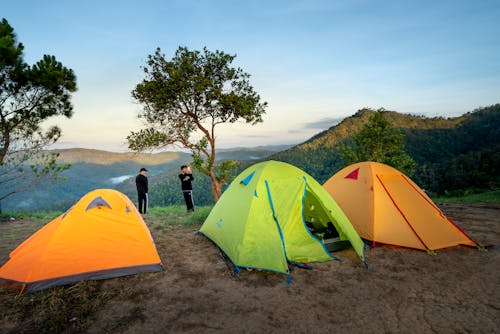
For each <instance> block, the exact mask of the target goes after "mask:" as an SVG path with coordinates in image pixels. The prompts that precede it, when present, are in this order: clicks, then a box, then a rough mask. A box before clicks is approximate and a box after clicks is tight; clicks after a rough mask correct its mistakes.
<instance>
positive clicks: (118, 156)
mask: <svg viewBox="0 0 500 334" xmlns="http://www.w3.org/2000/svg"><path fill="white" fill-rule="evenodd" d="M52 152H57V153H59V161H60V162H64V163H71V164H74V163H78V162H83V163H94V164H99V165H112V164H117V163H127V164H128V163H137V164H139V165H140V164H148V165H150V166H155V165H160V164H165V163H169V162H172V161H175V160H178V159H182V158H185V157H186V156H189V154H187V153H184V152H160V153H134V152H126V153H117V152H108V151H100V150H93V149H86V148H71V149H61V150H53V151H52Z"/></svg>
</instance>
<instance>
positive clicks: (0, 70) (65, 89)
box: [0, 19, 76, 200]
mask: <svg viewBox="0 0 500 334" xmlns="http://www.w3.org/2000/svg"><path fill="white" fill-rule="evenodd" d="M23 50H24V46H23V44H21V43H18V42H17V40H16V35H15V33H14V29H13V28H12V27H11V26H10V25H9V23H8V22H7V20H6V19H3V20H2V21H1V22H0V185H1V188H0V189H1V191H0V200H2V199H5V198H6V197H8V196H11V195H13V194H15V193H16V192H19V191H23V190H26V189H27V188H29V187H33V186H34V185H36V184H38V183H39V182H40V181H42V180H43V179H45V178H47V177H52V178H54V177H57V176H58V175H59V174H60V173H61V172H62V171H64V170H66V169H68V168H69V165H63V166H61V165H58V164H56V158H57V154H53V153H46V152H45V153H44V152H42V150H43V149H44V148H45V147H47V146H48V145H50V144H53V143H55V142H56V141H57V140H58V139H59V137H60V136H61V130H60V129H59V128H58V127H57V126H52V127H49V128H48V129H47V130H46V131H44V130H43V129H42V128H41V124H42V123H43V122H44V121H46V120H47V119H49V118H51V117H53V116H59V115H61V116H65V117H68V118H69V117H71V115H72V113H73V106H72V104H71V100H70V99H71V93H72V92H75V91H76V77H75V75H74V73H73V71H72V70H71V69H68V68H66V67H64V66H63V65H62V64H61V63H60V62H58V61H57V60H56V58H55V57H54V56H49V55H44V56H43V58H42V59H41V60H39V61H38V62H37V63H36V64H34V65H33V66H29V65H28V64H26V63H25V62H24V60H23ZM19 178H22V180H23V181H24V182H22V183H19V182H16V186H13V184H14V181H17V180H18V179H19Z"/></svg>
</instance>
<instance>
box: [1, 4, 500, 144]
mask: <svg viewBox="0 0 500 334" xmlns="http://www.w3.org/2000/svg"><path fill="white" fill-rule="evenodd" d="M2 2H3V4H2V6H1V7H2V9H1V12H0V17H2V18H6V19H7V20H8V21H9V23H10V24H11V25H12V26H13V27H14V30H15V31H16V33H17V36H18V40H19V41H20V42H22V43H23V44H24V46H25V60H26V61H27V62H28V63H29V64H33V63H34V62H36V61H38V60H39V59H40V58H41V57H42V56H43V55H44V54H51V55H55V56H56V58H57V59H58V60H59V61H61V62H62V63H63V64H64V65H65V66H66V67H69V68H72V69H73V70H74V71H75V73H76V75H77V78H78V79H77V80H78V92H77V93H75V94H74V97H73V103H74V107H75V113H74V116H73V117H72V118H71V119H63V118H57V119H54V120H52V121H51V122H49V123H50V124H58V125H60V126H61V127H62V129H63V137H62V138H61V140H60V143H59V145H58V147H88V148H98V149H109V150H114V151H121V150H125V149H126V144H125V137H126V136H127V135H128V134H129V132H130V131H131V130H136V129H139V128H140V127H141V126H142V125H141V122H140V121H139V120H138V119H137V118H136V115H137V112H138V111H139V110H140V108H141V106H140V105H139V104H137V103H136V102H135V101H134V100H133V99H132V97H131V94H130V92H131V91H132V90H133V88H134V87H135V85H136V84H137V83H139V82H140V81H141V80H142V78H143V75H142V70H141V66H142V65H144V64H145V60H146V58H147V56H148V55H149V54H151V53H153V52H154V50H155V48H156V47H160V48H161V49H162V51H163V52H164V53H165V54H166V55H167V56H168V57H171V56H172V55H173V54H174V52H175V50H176V49H177V48H178V46H179V45H181V46H187V47H188V48H190V49H202V48H203V47H204V46H206V47H208V48H209V49H211V50H216V49H218V50H222V51H224V52H227V53H231V54H236V55H237V58H236V61H235V63H236V65H237V66H240V67H241V68H243V69H244V70H245V71H246V72H248V73H250V74H251V83H252V85H253V86H254V88H255V89H256V91H257V92H258V93H259V94H260V95H261V98H262V99H263V100H264V101H267V102H268V104H269V107H268V109H267V114H266V116H265V118H264V123H262V124H259V125H256V126H250V125H247V124H239V123H236V124H231V125H230V126H225V125H224V126H222V127H221V128H220V129H219V131H218V139H217V140H218V143H219V146H220V147H234V146H257V145H266V144H283V143H299V142H302V141H304V140H306V139H308V138H309V137H310V136H312V135H314V134H315V133H317V132H319V131H321V130H324V129H326V128H328V127H330V126H331V125H333V124H335V122H337V121H338V120H339V119H342V118H344V117H346V116H349V115H352V114H354V113H355V112H356V111H357V110H358V109H361V108H363V107H371V108H380V107H384V108H386V109H389V110H396V111H399V112H403V113H412V114H419V115H427V116H445V117H450V116H457V115H460V114H463V113H464V112H468V111H472V110H474V109H476V108H478V107H481V106H487V105H491V104H494V103H499V102H500V61H499V60H498V56H499V55H500V20H498V17H500V2H499V1H488V0H484V1H483V0H482V1H459V0H457V1H428V0H421V1H382V0H380V1H361V0H360V1H357V0H349V1H348V0H344V1H335V0H330V1H320V0H317V1H294V0H290V1H269V0H268V1H251V0H250V1H215V0H213V1H202V0H200V1H167V0H164V1H151V0H143V1H126V0H122V1H103V0H101V1H93V0H91V1H83V0H80V1H77V0H72V1H67V0H66V1H60V0H39V1H34V0H33V1H27V0H16V1H4V0H2Z"/></svg>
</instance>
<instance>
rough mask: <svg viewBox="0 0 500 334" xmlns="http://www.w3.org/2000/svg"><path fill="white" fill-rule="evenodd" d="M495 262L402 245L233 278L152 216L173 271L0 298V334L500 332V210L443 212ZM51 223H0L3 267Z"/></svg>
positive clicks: (197, 240)
mask: <svg viewBox="0 0 500 334" xmlns="http://www.w3.org/2000/svg"><path fill="white" fill-rule="evenodd" d="M440 207H441V209H442V210H443V212H444V213H445V214H446V215H448V216H449V217H450V218H451V219H453V220H454V221H455V222H456V223H457V224H458V225H459V226H460V227H462V228H464V230H465V231H466V232H467V233H468V234H469V235H470V236H471V237H472V238H474V239H475V240H477V241H478V242H480V243H482V244H487V245H492V247H491V248H490V249H489V251H488V252H479V251H478V250H476V249H474V248H466V247H453V248H449V249H444V250H440V251H438V252H437V255H436V256H431V255H428V254H427V253H425V252H421V251H418V250H411V249H404V248H398V247H395V246H377V247H376V248H375V249H373V250H371V251H370V250H367V251H366V254H365V255H366V258H367V261H368V263H369V269H368V270H367V269H365V267H364V266H363V265H362V264H361V261H360V259H359V257H358V256H357V255H356V253H355V252H354V251H353V250H352V249H347V250H343V251H340V252H337V253H335V255H337V256H338V257H340V258H342V259H343V262H336V261H329V262H324V263H315V264H313V267H314V269H313V270H303V269H298V268H296V269H295V270H294V271H293V272H292V277H293V280H292V284H291V285H286V282H285V280H286V276H285V275H281V274H274V273H269V272H265V271H257V270H253V271H246V270H244V271H243V272H241V273H240V274H239V275H238V276H237V277H232V276H231V273H230V271H229V270H228V267H227V266H226V263H225V262H224V260H223V259H222V257H221V256H220V253H219V251H218V250H217V248H216V247H215V246H214V245H213V244H212V243H211V242H210V241H208V240H207V239H206V238H204V237H201V236H198V235H195V232H196V231H197V229H198V228H199V227H200V226H201V222H199V223H197V224H194V225H191V226H180V225H172V224H170V225H167V224H165V223H164V222H163V221H162V220H161V219H159V218H158V217H156V216H155V217H153V216H150V217H147V218H146V222H147V223H148V225H149V227H150V229H151V233H152V234H153V237H154V239H155V241H156V245H157V248H158V252H159V254H160V257H161V258H162V261H163V263H165V264H166V266H167V270H166V271H165V272H163V273H145V274H139V275H134V276H128V277H122V278H117V279H110V280H103V281H89V282H81V283H77V284H74V285H70V286H65V287H57V288H53V289H48V290H44V291H39V292H34V293H28V294H24V295H21V296H17V295H16V294H14V293H12V292H8V291H6V290H0V312H1V316H0V332H1V333H9V332H12V333H23V332H62V331H65V332H77V331H78V332H82V331H83V332H89V333H102V332H110V333H118V332H120V333H137V332H149V333H150V332H168V331H171V332H192V333H199V332H218V331H222V332H228V333H229V332H236V331H242V332H245V333H248V332H250V333H263V332H264V333H266V332H267V333H269V332H290V331H291V332H299V333H305V332H327V331H331V330H336V331H340V332H352V333H358V332H361V331H363V332H368V333H372V332H373V333H375V332H390V333H394V332H419V333H422V332H439V333H456V332H482V333H492V332H495V331H496V330H497V329H498V328H500V289H499V287H500V205H498V204H443V205H441V206H440ZM49 221H50V219H44V220H40V219H34V218H25V219H17V220H15V221H2V222H1V223H0V264H3V263H4V262H5V261H6V260H7V257H8V253H9V252H10V251H12V250H13V249H14V248H15V247H16V246H17V245H18V244H20V243H21V242H22V241H23V240H24V239H26V238H27V237H28V236H29V235H30V234H31V233H33V232H35V231H36V230H37V229H39V228H40V226H41V225H42V224H44V223H47V222H49Z"/></svg>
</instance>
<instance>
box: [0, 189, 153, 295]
mask: <svg viewBox="0 0 500 334" xmlns="http://www.w3.org/2000/svg"><path fill="white" fill-rule="evenodd" d="M161 270H162V264H161V260H160V257H159V256H158V253H157V251H156V247H155V245H154V242H153V239H152V237H151V234H150V232H149V229H148V228H147V226H146V224H145V223H144V221H143V220H142V217H141V215H140V214H139V213H138V212H137V210H136V208H135V206H134V205H133V204H132V202H131V201H130V200H129V198H128V197H127V196H125V195H124V194H122V193H120V192H118V191H116V190H111V189H98V190H94V191H91V192H89V193H88V194H86V195H85V196H83V197H82V198H81V199H80V200H79V201H78V202H77V203H76V204H75V205H74V206H73V207H72V208H71V209H69V210H68V211H67V212H66V213H64V214H62V215H60V216H59V217H57V218H55V219H54V220H53V221H51V222H50V223H48V224H47V225H45V226H44V227H43V228H41V229H40V230H39V231H38V232H36V233H35V234H33V235H32V236H31V237H30V238H28V239H27V240H25V241H24V242H23V243H22V244H21V245H19V246H18V247H17V248H16V249H15V250H14V251H12V253H10V258H9V260H8V261H7V262H6V263H5V264H4V265H3V266H2V267H1V268H0V279H4V280H7V281H12V282H15V283H19V284H21V285H23V287H24V288H27V289H26V291H35V290H41V289H45V288H48V287H51V286H56V285H63V284H68V283H73V282H77V281H81V280H94V279H104V278H111V277H118V276H124V275H130V274H135V273H139V272H152V271H161Z"/></svg>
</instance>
